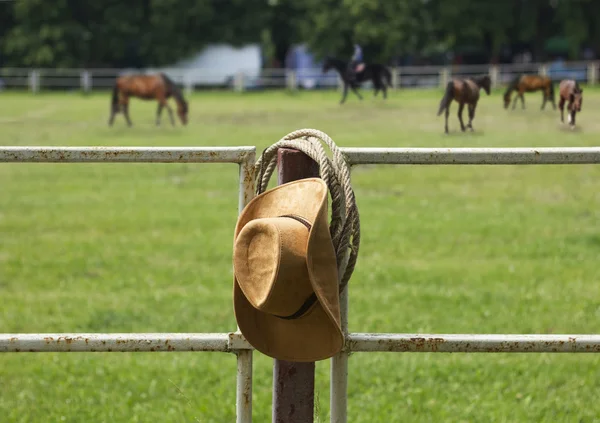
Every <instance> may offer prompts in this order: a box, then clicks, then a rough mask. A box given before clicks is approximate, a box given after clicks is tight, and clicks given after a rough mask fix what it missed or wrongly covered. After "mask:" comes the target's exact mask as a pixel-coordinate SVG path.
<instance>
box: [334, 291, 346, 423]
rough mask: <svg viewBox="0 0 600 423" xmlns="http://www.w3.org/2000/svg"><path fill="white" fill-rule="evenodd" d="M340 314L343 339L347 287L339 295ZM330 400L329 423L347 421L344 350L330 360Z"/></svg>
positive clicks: (344, 422)
mask: <svg viewBox="0 0 600 423" xmlns="http://www.w3.org/2000/svg"><path fill="white" fill-rule="evenodd" d="M340 314H341V318H342V332H343V333H344V338H346V337H347V336H348V286H346V289H345V290H344V292H342V293H341V294H340ZM330 376H331V378H330V381H331V382H330V383H331V385H330V398H329V404H330V408H331V423H346V422H347V420H348V412H347V411H348V352H347V351H346V350H345V349H344V350H343V351H340V352H339V353H338V354H336V355H334V356H333V357H332V358H331V375H330Z"/></svg>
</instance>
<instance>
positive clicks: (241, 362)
mask: <svg viewBox="0 0 600 423" xmlns="http://www.w3.org/2000/svg"><path fill="white" fill-rule="evenodd" d="M235 391H236V392H235V393H236V401H235V415H236V422H237V423H251V422H252V350H241V351H238V353H237V377H236V390H235Z"/></svg>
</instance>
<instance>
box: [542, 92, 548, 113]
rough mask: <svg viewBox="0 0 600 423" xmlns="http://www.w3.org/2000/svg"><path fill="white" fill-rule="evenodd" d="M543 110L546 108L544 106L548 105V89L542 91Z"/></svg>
mask: <svg viewBox="0 0 600 423" xmlns="http://www.w3.org/2000/svg"><path fill="white" fill-rule="evenodd" d="M542 98H543V100H542V110H544V107H546V102H547V101H548V94H547V93H546V91H543V92H542Z"/></svg>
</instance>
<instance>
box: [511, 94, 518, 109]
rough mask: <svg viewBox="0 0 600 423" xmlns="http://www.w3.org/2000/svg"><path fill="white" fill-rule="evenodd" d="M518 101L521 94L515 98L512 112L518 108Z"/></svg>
mask: <svg viewBox="0 0 600 423" xmlns="http://www.w3.org/2000/svg"><path fill="white" fill-rule="evenodd" d="M518 100H519V94H517V95H516V96H515V99H514V100H513V105H512V110H515V107H517V101H518Z"/></svg>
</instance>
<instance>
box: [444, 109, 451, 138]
mask: <svg viewBox="0 0 600 423" xmlns="http://www.w3.org/2000/svg"><path fill="white" fill-rule="evenodd" d="M449 115H450V106H447V107H446V126H445V133H446V134H447V133H448V116H449Z"/></svg>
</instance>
